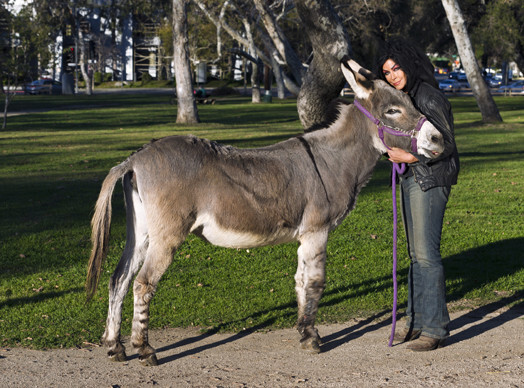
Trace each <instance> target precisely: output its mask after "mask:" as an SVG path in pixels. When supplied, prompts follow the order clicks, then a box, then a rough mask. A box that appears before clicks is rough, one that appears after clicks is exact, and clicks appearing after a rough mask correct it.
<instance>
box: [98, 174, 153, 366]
mask: <svg viewBox="0 0 524 388" xmlns="http://www.w3.org/2000/svg"><path fill="white" fill-rule="evenodd" d="M124 192H125V199H126V213H127V217H126V219H127V240H126V246H125V248H124V252H123V253H122V258H121V259H120V262H119V263H118V265H117V267H116V270H115V272H114V273H113V275H112V276H111V279H110V281H109V310H108V313H107V323H106V329H105V332H104V335H103V336H102V342H103V343H104V344H105V345H106V346H107V347H108V353H107V354H108V356H109V359H110V360H111V361H125V360H126V359H127V357H126V353H125V348H124V346H123V345H122V342H121V341H120V325H121V322H122V304H123V301H124V298H125V296H126V294H127V292H128V290H129V285H130V283H131V280H132V279H133V277H134V276H135V275H136V274H137V273H138V270H139V269H140V266H141V265H142V263H143V262H144V259H145V256H146V251H147V246H148V238H147V227H146V222H145V213H144V208H143V205H142V202H141V201H140V198H139V196H138V193H137V192H136V191H134V190H133V188H132V186H131V184H130V177H129V176H126V177H124Z"/></svg>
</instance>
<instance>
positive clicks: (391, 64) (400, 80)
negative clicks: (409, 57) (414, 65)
mask: <svg viewBox="0 0 524 388" xmlns="http://www.w3.org/2000/svg"><path fill="white" fill-rule="evenodd" d="M382 72H383V73H384V77H385V78H386V81H388V82H389V84H390V85H391V86H393V87H394V88H395V89H397V90H402V89H404V87H405V86H406V83H407V82H408V79H407V77H406V73H404V71H403V70H402V69H401V68H400V66H399V65H398V64H397V63H396V62H395V61H394V60H393V59H388V60H387V61H386V62H384V65H382Z"/></svg>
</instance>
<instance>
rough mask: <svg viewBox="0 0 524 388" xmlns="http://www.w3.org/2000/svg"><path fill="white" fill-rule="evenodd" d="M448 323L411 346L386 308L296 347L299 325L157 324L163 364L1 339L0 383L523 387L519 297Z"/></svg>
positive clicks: (523, 310)
mask: <svg viewBox="0 0 524 388" xmlns="http://www.w3.org/2000/svg"><path fill="white" fill-rule="evenodd" d="M399 324H400V323H399ZM451 329H452V333H451V336H450V338H449V340H448V343H447V346H446V347H444V348H441V349H438V350H435V351H432V352H427V353H415V352H411V351H409V350H407V349H406V348H405V347H406V345H405V344H401V345H397V346H393V347H392V348H389V347H388V346H387V339H388V337H389V332H390V330H391V326H390V322H389V320H388V319H387V318H386V317H370V318H369V319H366V320H354V321H350V322H347V323H344V324H336V325H322V326H320V327H319V332H320V334H321V335H322V337H323V341H324V345H323V348H322V350H323V351H322V353H320V354H318V355H309V354H307V353H305V352H304V351H301V350H300V349H299V348H298V333H297V332H296V331H295V330H294V329H285V330H277V331H270V332H267V333H262V332H241V333H238V334H213V335H202V334H201V333H200V332H199V331H198V330H197V329H168V330H159V331H153V332H151V333H150V338H151V343H152V345H153V346H155V347H156V348H157V350H158V359H159V361H160V365H159V366H157V367H143V366H141V365H140V363H139V362H138V360H137V358H136V355H132V356H131V357H130V360H129V361H128V362H124V363H111V362H109V361H108V360H107V359H106V356H105V350H104V349H103V348H101V347H92V348H90V349H62V350H50V351H34V350H28V349H18V348H12V349H0V386H1V387H143V386H153V385H157V386H160V387H398V386H404V387H443V386H445V387H521V388H524V306H523V304H522V303H520V304H518V305H516V306H514V307H512V308H510V309H508V308H497V307H493V306H492V307H483V308H479V309H475V310H471V311H463V312H459V313H454V314H452V323H451ZM128 354H129V355H130V354H131V350H130V349H128Z"/></svg>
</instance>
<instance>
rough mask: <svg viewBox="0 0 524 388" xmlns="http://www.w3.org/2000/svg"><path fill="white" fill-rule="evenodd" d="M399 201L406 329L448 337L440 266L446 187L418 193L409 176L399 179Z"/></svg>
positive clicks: (439, 337)
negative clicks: (404, 257) (405, 260)
mask: <svg viewBox="0 0 524 388" xmlns="http://www.w3.org/2000/svg"><path fill="white" fill-rule="evenodd" d="M400 187H401V190H400V198H401V204H402V218H403V221H404V228H405V230H406V236H407V243H408V252H409V256H410V259H411V265H410V267H409V278H408V305H407V310H406V314H407V326H408V327H411V328H412V329H414V330H422V335H425V336H427V337H431V338H437V339H443V338H446V337H447V336H449V329H448V324H449V314H448V308H447V306H446V285H445V279H444V267H443V265H442V257H441V256H440V237H441V233H442V223H443V220H444V211H445V210H446V204H447V202H448V196H449V193H450V190H451V188H450V187H434V188H432V189H429V190H428V191H422V190H421V189H420V186H419V185H418V183H417V182H415V179H414V177H413V176H411V177H408V178H401V186H400Z"/></svg>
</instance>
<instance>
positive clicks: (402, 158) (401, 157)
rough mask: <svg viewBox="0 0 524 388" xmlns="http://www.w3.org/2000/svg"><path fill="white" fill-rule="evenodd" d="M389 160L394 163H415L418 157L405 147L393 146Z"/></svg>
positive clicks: (389, 153) (389, 152)
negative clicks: (404, 148) (405, 149)
mask: <svg viewBox="0 0 524 388" xmlns="http://www.w3.org/2000/svg"><path fill="white" fill-rule="evenodd" d="M388 155H389V160H390V161H391V162H393V163H415V162H418V159H417V158H416V157H415V156H413V155H411V154H410V153H409V152H406V151H404V150H403V149H400V148H396V147H393V148H391V149H390V150H388Z"/></svg>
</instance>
